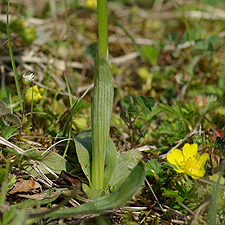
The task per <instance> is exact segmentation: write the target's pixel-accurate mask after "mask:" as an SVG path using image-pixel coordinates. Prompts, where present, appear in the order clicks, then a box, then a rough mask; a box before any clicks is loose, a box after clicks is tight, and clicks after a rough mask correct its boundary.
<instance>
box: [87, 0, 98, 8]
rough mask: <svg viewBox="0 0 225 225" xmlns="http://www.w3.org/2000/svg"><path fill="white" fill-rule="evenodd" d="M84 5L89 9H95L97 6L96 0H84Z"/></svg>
mask: <svg viewBox="0 0 225 225" xmlns="http://www.w3.org/2000/svg"><path fill="white" fill-rule="evenodd" d="M85 6H86V7H87V8H89V9H95V8H97V0H86V1H85Z"/></svg>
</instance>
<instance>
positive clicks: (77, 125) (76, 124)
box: [72, 117, 87, 130]
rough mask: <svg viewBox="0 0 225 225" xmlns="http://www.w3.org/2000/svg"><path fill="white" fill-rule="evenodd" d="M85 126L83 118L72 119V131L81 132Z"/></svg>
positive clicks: (85, 122) (85, 121)
mask: <svg viewBox="0 0 225 225" xmlns="http://www.w3.org/2000/svg"><path fill="white" fill-rule="evenodd" d="M86 126H87V119H86V118H85V117H76V118H75V119H73V122H72V127H73V129H74V130H83V129H85V128H86Z"/></svg>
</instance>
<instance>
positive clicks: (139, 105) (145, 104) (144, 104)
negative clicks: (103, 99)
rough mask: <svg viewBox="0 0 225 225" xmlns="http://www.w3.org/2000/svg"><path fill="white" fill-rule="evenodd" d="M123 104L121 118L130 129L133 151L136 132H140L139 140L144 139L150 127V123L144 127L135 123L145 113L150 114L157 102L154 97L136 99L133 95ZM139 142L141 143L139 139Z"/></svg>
mask: <svg viewBox="0 0 225 225" xmlns="http://www.w3.org/2000/svg"><path fill="white" fill-rule="evenodd" d="M122 104H124V105H123V106H122V109H121V112H120V117H121V118H122V119H123V121H124V122H125V124H126V126H127V127H128V129H129V137H130V144H131V149H133V148H134V140H133V139H134V132H137V130H139V132H138V136H139V138H141V137H144V133H145V131H146V129H147V128H148V127H149V125H150V124H149V123H147V124H145V125H144V126H143V127H136V126H135V121H136V120H137V118H138V116H140V115H141V113H143V112H144V113H145V114H150V113H151V111H152V108H153V106H154V105H155V101H154V99H153V98H152V97H144V96H138V97H137V98H136V97H135V95H131V96H129V97H128V98H127V99H125V100H124V101H123V102H122ZM126 107H127V109H126ZM127 114H128V115H127ZM137 141H139V139H138V140H137Z"/></svg>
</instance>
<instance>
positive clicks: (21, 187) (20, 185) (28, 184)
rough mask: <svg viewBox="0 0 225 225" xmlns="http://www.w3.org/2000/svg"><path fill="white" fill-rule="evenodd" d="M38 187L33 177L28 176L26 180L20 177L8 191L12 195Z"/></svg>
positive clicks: (39, 186)
mask: <svg viewBox="0 0 225 225" xmlns="http://www.w3.org/2000/svg"><path fill="white" fill-rule="evenodd" d="M38 188H41V185H40V184H39V183H38V182H37V181H35V180H34V178H33V177H30V178H29V179H28V180H25V179H23V178H20V179H18V180H17V181H16V183H15V184H14V187H13V189H12V190H10V191H9V192H8V193H9V194H11V195H12V194H15V193H18V192H28V191H30V190H34V189H38Z"/></svg>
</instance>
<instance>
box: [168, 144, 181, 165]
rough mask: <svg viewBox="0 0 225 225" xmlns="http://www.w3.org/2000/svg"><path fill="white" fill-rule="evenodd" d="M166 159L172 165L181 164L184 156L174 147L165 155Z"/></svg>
mask: <svg viewBox="0 0 225 225" xmlns="http://www.w3.org/2000/svg"><path fill="white" fill-rule="evenodd" d="M167 160H168V161H169V162H170V163H171V164H173V165H175V166H176V165H182V164H183V162H184V156H183V154H182V152H181V151H180V150H179V149H176V148H174V149H173V150H172V151H171V153H170V154H168V155H167Z"/></svg>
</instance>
